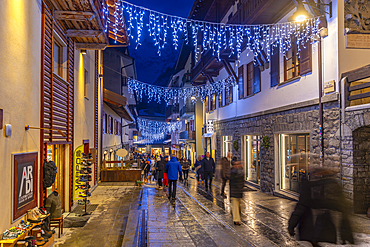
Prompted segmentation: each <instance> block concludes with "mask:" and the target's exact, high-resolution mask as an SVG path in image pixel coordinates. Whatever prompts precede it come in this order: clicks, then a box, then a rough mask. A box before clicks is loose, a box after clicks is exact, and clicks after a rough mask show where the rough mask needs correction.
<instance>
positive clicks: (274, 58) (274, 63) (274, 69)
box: [270, 44, 280, 87]
mask: <svg viewBox="0 0 370 247" xmlns="http://www.w3.org/2000/svg"><path fill="white" fill-rule="evenodd" d="M270 61H271V71H270V73H271V87H273V86H276V85H278V84H279V81H280V75H279V74H280V73H279V72H280V69H279V44H276V45H272V46H271V56H270Z"/></svg>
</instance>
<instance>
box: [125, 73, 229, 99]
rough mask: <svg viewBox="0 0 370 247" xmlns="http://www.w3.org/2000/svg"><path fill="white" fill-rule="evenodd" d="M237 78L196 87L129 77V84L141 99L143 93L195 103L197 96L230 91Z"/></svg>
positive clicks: (149, 96)
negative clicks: (175, 85)
mask: <svg viewBox="0 0 370 247" xmlns="http://www.w3.org/2000/svg"><path fill="white" fill-rule="evenodd" d="M235 83H236V82H235V80H234V79H233V78H232V77H228V78H226V79H223V80H220V81H218V82H215V83H212V84H211V83H207V84H204V85H200V86H194V87H161V86H156V85H153V84H148V83H144V82H140V81H138V80H135V79H131V78H129V79H128V82H127V86H128V89H129V92H130V93H131V94H134V93H135V94H136V96H137V98H138V99H139V100H140V101H141V100H142V98H143V95H146V96H148V102H149V101H152V100H154V101H156V102H158V103H160V102H161V101H162V100H164V102H166V103H167V104H169V103H170V101H172V103H179V100H180V99H183V100H184V101H186V99H189V98H190V99H191V100H192V102H193V103H195V102H196V98H199V97H200V98H201V100H205V98H206V97H207V96H208V95H212V94H220V93H222V92H223V91H224V90H226V92H228V91H229V90H230V87H231V86H234V85H235Z"/></svg>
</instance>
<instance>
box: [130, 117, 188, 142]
mask: <svg viewBox="0 0 370 247" xmlns="http://www.w3.org/2000/svg"><path fill="white" fill-rule="evenodd" d="M137 124H138V128H139V130H140V131H141V136H142V137H143V138H144V139H145V142H146V143H148V144H149V143H153V142H156V141H159V140H163V139H164V138H165V135H166V134H171V133H173V132H176V131H180V130H181V129H182V128H183V126H184V125H183V122H182V121H177V122H173V123H170V122H161V121H154V120H148V119H143V118H137Z"/></svg>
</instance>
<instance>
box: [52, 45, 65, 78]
mask: <svg viewBox="0 0 370 247" xmlns="http://www.w3.org/2000/svg"><path fill="white" fill-rule="evenodd" d="M53 56H54V69H53V72H54V73H55V74H57V75H59V76H60V77H63V47H62V46H61V45H60V44H59V43H58V42H54V46H53Z"/></svg>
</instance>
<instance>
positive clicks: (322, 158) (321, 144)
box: [318, 36, 324, 166]
mask: <svg viewBox="0 0 370 247" xmlns="http://www.w3.org/2000/svg"><path fill="white" fill-rule="evenodd" d="M318 53H319V54H318V60H319V61H318V63H319V131H320V166H322V165H323V162H324V138H323V136H324V126H323V105H322V102H321V97H322V69H323V68H322V51H321V36H320V38H319V41H318Z"/></svg>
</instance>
